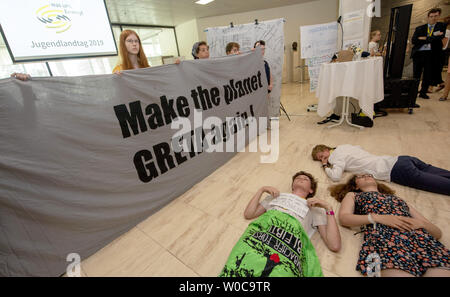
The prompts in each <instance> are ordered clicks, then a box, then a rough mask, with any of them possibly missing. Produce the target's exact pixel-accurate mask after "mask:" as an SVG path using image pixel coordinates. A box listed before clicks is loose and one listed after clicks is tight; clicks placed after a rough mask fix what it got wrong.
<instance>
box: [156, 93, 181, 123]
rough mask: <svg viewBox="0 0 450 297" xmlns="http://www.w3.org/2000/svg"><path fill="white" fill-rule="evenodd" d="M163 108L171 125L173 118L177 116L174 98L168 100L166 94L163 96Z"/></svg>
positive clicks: (165, 117) (165, 116)
mask: <svg viewBox="0 0 450 297" xmlns="http://www.w3.org/2000/svg"><path fill="white" fill-rule="evenodd" d="M160 99H161V108H162V110H163V112H164V119H165V120H166V125H169V124H170V123H172V120H173V119H176V118H177V113H176V112H175V110H174V109H173V101H174V100H173V99H169V100H168V101H167V97H166V96H161V97H160Z"/></svg>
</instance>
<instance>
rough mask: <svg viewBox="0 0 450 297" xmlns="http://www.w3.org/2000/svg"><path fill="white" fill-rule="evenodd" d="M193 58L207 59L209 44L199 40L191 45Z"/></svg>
mask: <svg viewBox="0 0 450 297" xmlns="http://www.w3.org/2000/svg"><path fill="white" fill-rule="evenodd" d="M192 56H193V57H194V59H209V45H208V44H207V43H206V42H205V41H199V42H196V43H194V45H193V46H192Z"/></svg>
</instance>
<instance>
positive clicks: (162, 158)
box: [153, 142, 175, 174]
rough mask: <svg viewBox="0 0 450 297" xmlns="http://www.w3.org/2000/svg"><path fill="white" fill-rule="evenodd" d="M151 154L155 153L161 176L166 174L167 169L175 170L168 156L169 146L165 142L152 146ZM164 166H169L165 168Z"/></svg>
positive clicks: (171, 158) (173, 163)
mask: <svg viewBox="0 0 450 297" xmlns="http://www.w3.org/2000/svg"><path fill="white" fill-rule="evenodd" d="M153 152H154V153H155V158H156V162H157V163H158V167H159V170H160V171H161V174H164V173H166V172H167V171H169V169H173V168H175V162H174V161H173V157H172V155H171V154H170V145H169V144H168V143H166V142H161V143H159V144H157V145H154V146H153ZM166 164H167V165H168V166H169V168H167V166H166Z"/></svg>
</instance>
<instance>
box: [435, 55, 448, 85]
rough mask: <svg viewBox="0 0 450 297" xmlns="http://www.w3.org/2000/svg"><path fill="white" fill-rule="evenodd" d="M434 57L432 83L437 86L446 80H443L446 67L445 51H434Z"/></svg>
mask: <svg viewBox="0 0 450 297" xmlns="http://www.w3.org/2000/svg"><path fill="white" fill-rule="evenodd" d="M432 59H433V66H432V69H431V72H432V75H431V76H432V77H431V85H432V86H437V85H440V84H442V83H443V82H444V81H443V80H442V69H443V68H444V63H445V52H444V51H440V52H435V53H433V58H432ZM447 62H448V61H447Z"/></svg>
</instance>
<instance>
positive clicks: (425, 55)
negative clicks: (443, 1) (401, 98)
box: [411, 8, 445, 99]
mask: <svg viewBox="0 0 450 297" xmlns="http://www.w3.org/2000/svg"><path fill="white" fill-rule="evenodd" d="M439 15H440V9H439V8H433V9H431V10H430V11H428V23H427V24H425V25H421V26H418V27H417V28H416V29H415V31H414V35H413V37H412V43H413V44H414V47H413V49H412V52H411V58H412V59H413V71H414V78H416V79H419V80H420V77H421V76H422V73H423V80H422V87H421V89H420V91H419V97H420V98H423V99H430V97H428V95H427V92H428V87H429V86H430V85H432V84H433V79H435V75H434V74H433V73H434V71H436V65H437V64H436V62H435V61H436V60H437V59H439V58H440V56H441V53H442V39H443V38H444V33H445V25H444V24H443V23H437V20H438V18H439Z"/></svg>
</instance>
